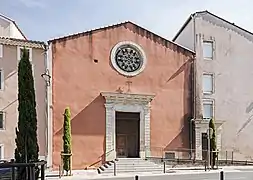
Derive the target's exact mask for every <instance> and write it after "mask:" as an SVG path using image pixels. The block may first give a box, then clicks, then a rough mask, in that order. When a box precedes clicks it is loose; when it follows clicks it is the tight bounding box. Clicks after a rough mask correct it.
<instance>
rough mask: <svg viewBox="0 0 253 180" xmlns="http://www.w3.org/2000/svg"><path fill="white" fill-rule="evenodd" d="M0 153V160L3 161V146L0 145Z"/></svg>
mask: <svg viewBox="0 0 253 180" xmlns="http://www.w3.org/2000/svg"><path fill="white" fill-rule="evenodd" d="M0 151H1V154H0V160H4V144H1V143H0Z"/></svg>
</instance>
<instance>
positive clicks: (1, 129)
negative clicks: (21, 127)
mask: <svg viewBox="0 0 253 180" xmlns="http://www.w3.org/2000/svg"><path fill="white" fill-rule="evenodd" d="M0 114H1V115H2V116H3V122H2V123H3V127H2V128H1V127H0V131H3V130H5V119H6V112H4V111H2V110H0Z"/></svg>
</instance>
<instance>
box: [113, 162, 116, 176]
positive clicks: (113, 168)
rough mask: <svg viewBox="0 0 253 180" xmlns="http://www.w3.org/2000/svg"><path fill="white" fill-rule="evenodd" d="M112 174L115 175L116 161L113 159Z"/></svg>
mask: <svg viewBox="0 0 253 180" xmlns="http://www.w3.org/2000/svg"><path fill="white" fill-rule="evenodd" d="M113 175H114V176H116V162H115V161H114V166H113Z"/></svg>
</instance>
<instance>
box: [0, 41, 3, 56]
mask: <svg viewBox="0 0 253 180" xmlns="http://www.w3.org/2000/svg"><path fill="white" fill-rule="evenodd" d="M2 57H3V45H2V44H0V58H2Z"/></svg>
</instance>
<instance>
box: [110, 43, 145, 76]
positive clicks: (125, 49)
mask: <svg viewBox="0 0 253 180" xmlns="http://www.w3.org/2000/svg"><path fill="white" fill-rule="evenodd" d="M111 62H112V65H113V67H114V68H115V69H116V70H117V71H118V72H119V73H121V74H122V75H126V76H135V75H137V74H139V73H140V72H142V71H143V70H144V68H145V65H146V57H145V54H144V51H143V50H142V48H141V47H140V46H139V45H137V44H135V43H133V42H129V41H124V42H120V43H118V44H116V45H115V46H114V48H113V49H112V52H111Z"/></svg>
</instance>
